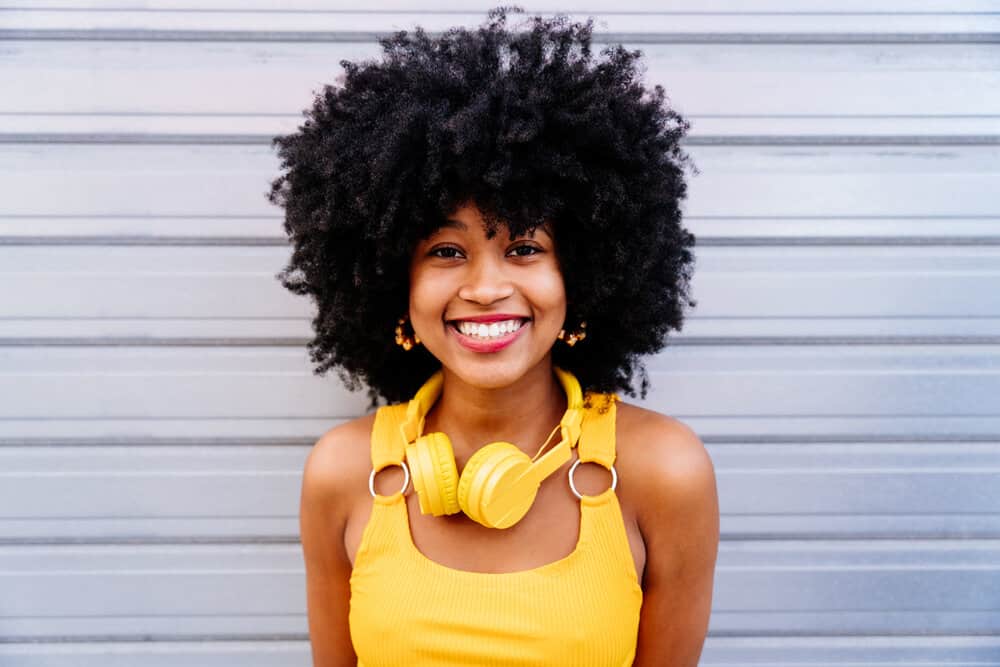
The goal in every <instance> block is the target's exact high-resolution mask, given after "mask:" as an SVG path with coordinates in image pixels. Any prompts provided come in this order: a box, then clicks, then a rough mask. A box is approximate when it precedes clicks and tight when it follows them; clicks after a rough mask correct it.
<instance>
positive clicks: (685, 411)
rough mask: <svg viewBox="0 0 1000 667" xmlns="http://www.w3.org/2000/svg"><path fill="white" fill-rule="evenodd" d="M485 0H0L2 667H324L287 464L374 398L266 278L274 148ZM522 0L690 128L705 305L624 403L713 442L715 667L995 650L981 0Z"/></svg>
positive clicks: (994, 439) (990, 136)
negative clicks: (306, 119) (667, 100)
mask: <svg viewBox="0 0 1000 667" xmlns="http://www.w3.org/2000/svg"><path fill="white" fill-rule="evenodd" d="M22 5H23V6H22ZM28 5H30V9H29V8H28ZM491 6H492V5H490V4H479V3H472V2H468V1H455V2H442V1H440V0H439V1H438V2H434V3H430V4H423V3H416V2H412V1H409V0H394V1H392V2H386V3H383V4H382V6H380V7H377V8H376V7H374V6H372V5H368V6H366V7H365V9H363V10H359V9H357V8H354V7H350V6H348V5H346V4H344V3H340V2H319V1H314V0H293V1H290V2H279V1H278V0H239V1H237V0H188V1H187V2H183V3H168V2H165V1H164V2H157V1H154V0H150V1H148V2H137V1H135V0H92V1H90V2H78V3H70V2H58V1H56V0H38V1H35V2H30V3H29V2H27V0H25V1H24V2H20V3H19V2H10V1H6V2H0V7H3V8H4V9H3V10H2V11H0V39H2V42H0V190H2V196H0V664H2V665H18V666H20V665H29V666H31V667H37V666H41V665H45V666H46V667H51V666H59V667H63V666H69V665H72V666H73V667H79V666H85V667H90V666H97V665H100V666H102V667H104V666H108V665H113V666H118V665H129V666H132V665H143V666H152V665H157V666H159V665H182V664H183V665H189V664H198V665H211V666H213V667H217V666H221V665H237V664H238V665H240V666H241V667H250V666H253V667H257V666H264V665H267V666H270V667H277V666H279V665H280V666H283V667H284V666H288V665H302V666H304V665H308V664H309V648H308V643H307V635H306V627H307V626H306V618H305V615H304V614H305V595H304V581H303V570H302V561H301V555H300V548H299V544H298V536H297V529H298V524H297V511H298V491H299V478H300V474H301V467H302V464H303V462H304V460H305V457H306V454H307V451H308V449H309V447H310V445H311V444H312V443H313V442H314V441H315V439H316V437H317V436H318V435H319V434H321V433H322V432H323V431H325V430H326V429H327V428H329V427H330V426H332V425H333V424H334V423H336V422H337V421H338V420H341V419H347V418H351V417H354V416H357V415H359V414H361V413H362V412H363V411H364V405H365V400H364V398H363V397H362V396H360V395H352V394H349V393H348V392H346V391H345V390H344V389H343V388H342V387H340V386H339V383H338V381H337V380H336V378H335V376H330V377H327V378H317V377H315V376H313V375H312V374H311V367H310V364H309V361H308V357H307V354H306V352H305V343H306V341H307V340H308V337H309V319H310V316H311V307H310V306H309V304H307V303H306V302H305V301H304V300H302V299H298V298H296V297H293V296H292V295H290V294H289V293H287V292H285V291H284V290H283V289H282V288H281V287H280V285H279V284H278V283H277V281H276V280H275V279H274V274H275V273H276V272H277V271H279V270H280V268H281V267H282V266H283V263H284V261H285V259H286V257H287V252H288V249H287V247H286V245H285V242H284V239H283V235H282V232H281V228H280V223H281V212H280V210H278V209H276V208H275V207H272V206H271V205H270V204H268V203H267V201H266V198H265V193H266V191H267V184H268V182H269V180H270V179H271V178H273V177H274V176H275V175H276V173H277V168H278V164H277V159H276V157H275V156H274V154H273V153H272V151H271V149H270V146H269V138H270V137H271V136H272V135H274V134H278V133H281V132H286V131H289V130H291V129H293V128H294V127H295V126H296V125H297V124H298V123H299V121H300V120H301V116H300V115H299V112H300V110H301V109H303V108H305V107H306V106H308V104H309V102H310V100H311V91H312V90H317V89H319V87H320V86H321V84H322V83H324V82H329V81H332V80H333V78H334V77H335V76H336V74H337V73H339V71H340V68H339V65H338V62H339V60H340V59H341V58H348V59H358V58H362V57H367V56H373V55H375V54H376V53H377V52H378V48H377V45H376V44H375V42H374V36H375V35H376V34H377V33H379V34H384V33H386V32H388V31H391V30H393V29H397V28H412V27H413V25H414V24H415V23H416V22H419V23H420V24H421V25H423V26H425V27H426V28H428V29H429V30H431V31H438V30H440V29H443V28H446V27H448V26H451V25H454V24H458V23H462V24H465V25H469V26H474V25H478V24H479V23H480V22H481V21H482V20H483V19H484V18H485V12H486V11H487V10H488V9H489V8H490V7H491ZM527 9H529V10H531V11H543V12H546V13H551V12H553V11H566V12H569V13H571V15H572V16H573V17H574V18H581V19H582V18H585V17H586V16H588V15H593V16H594V17H595V18H596V19H597V21H598V24H597V28H598V30H599V32H600V36H599V39H600V40H602V41H607V40H614V41H619V40H620V41H623V42H624V43H625V44H626V45H627V46H629V47H635V48H641V49H642V50H643V51H644V53H645V54H646V58H647V62H648V72H647V76H646V79H647V82H650V83H653V82H658V83H662V84H663V85H664V86H665V87H666V89H667V91H668V93H669V94H670V95H671V97H672V98H673V100H674V101H675V103H676V105H677V107H678V108H679V109H680V110H681V111H682V112H684V113H685V114H686V115H687V116H688V117H689V118H690V119H691V120H692V122H693V130H692V134H691V137H690V140H689V141H688V146H689V148H690V150H691V152H692V153H693V155H694V158H695V161H696V163H697V164H698V166H699V168H700V169H701V172H702V173H701V175H700V176H698V177H696V178H694V179H692V182H691V194H690V200H689V202H688V207H687V211H688V215H687V223H688V225H689V226H690V228H691V229H692V231H694V232H695V234H696V235H697V237H698V240H699V247H698V249H697V256H698V266H697V275H696V278H695V284H694V296H695V297H696V298H697V299H698V300H699V305H698V308H697V309H696V310H695V311H694V312H693V313H692V316H691V318H690V320H689V322H688V324H687V325H686V327H685V330H684V332H683V334H681V335H678V336H677V337H676V338H675V339H674V340H673V344H672V345H671V346H670V347H669V348H668V349H667V350H666V351H664V352H663V353H662V354H661V355H659V356H658V357H656V358H655V359H653V360H651V362H650V368H651V370H652V373H653V380H654V389H653V391H652V393H651V394H650V395H649V397H648V399H647V401H646V404H647V405H649V406H652V407H654V408H656V409H658V410H661V411H663V412H665V413H667V414H671V415H674V416H676V417H678V418H680V419H682V420H684V421H685V422H686V423H688V424H690V425H691V426H692V427H693V428H694V429H695V430H696V431H697V432H698V433H699V434H701V436H702V437H703V439H704V441H705V443H706V444H707V446H708V447H709V449H710V451H711V454H712V457H713V459H714V461H715V464H716V469H717V474H718V480H719V488H720V498H721V504H722V512H723V516H722V537H723V541H722V544H721V548H720V555H719V562H718V571H717V577H716V591H715V599H714V611H713V616H712V621H711V628H710V634H709V638H708V641H707V643H706V647H705V651H704V654H703V660H702V664H703V665H754V664H769V665H779V664H780V665H813V666H815V665H820V664H823V665H840V664H845V663H848V662H850V663H851V664H864V665H887V664H893V665H917V664H921V665H927V664H933V665H959V664H961V665H970V664H976V665H986V664H1000V640H998V639H997V638H996V635H997V633H998V632H1000V576H998V575H1000V572H998V569H1000V514H998V511H1000V473H998V471H1000V444H998V434H1000V355H998V351H1000V224H998V223H1000V196H998V193H1000V160H998V157H1000V145H998V143H1000V142H998V138H1000V48H998V44H1000V15H998V12H1000V7H998V3H996V2H985V1H978V0H956V1H954V2H935V1H928V2H917V1H915V0H880V1H875V2H860V1H858V0H840V1H837V2H834V1H832V0H829V1H814V2H794V1H793V0H747V1H746V2H736V1H735V0H733V1H727V0H700V1H696V0H676V1H670V2H660V3H656V6H655V8H654V7H651V6H650V5H647V4H646V3H643V2H640V1H639V0H618V1H617V2H613V3H612V2H607V1H601V2H599V1H597V0H593V1H590V2H585V1H578V2H572V3H567V2H562V1H561V0H556V1H555V2H551V3H548V4H546V5H545V6H530V5H529V6H527ZM386 335H389V332H386ZM664 664H668V661H666V660H665V661H664Z"/></svg>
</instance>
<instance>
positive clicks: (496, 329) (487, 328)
mask: <svg viewBox="0 0 1000 667" xmlns="http://www.w3.org/2000/svg"><path fill="white" fill-rule="evenodd" d="M456 325H457V326H458V330H459V331H461V332H462V333H463V334H465V335H466V336H475V337H477V338H499V337H500V336H506V335H507V334H509V333H513V332H514V331H517V330H518V329H520V328H521V320H504V321H503V322H492V323H490V324H485V323H477V322H464V321H458V322H457V323H456Z"/></svg>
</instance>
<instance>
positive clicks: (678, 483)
mask: <svg viewBox="0 0 1000 667" xmlns="http://www.w3.org/2000/svg"><path fill="white" fill-rule="evenodd" d="M615 440H616V454H617V455H616V457H615V467H616V468H617V470H618V474H619V476H620V477H621V479H622V480H623V482H626V483H627V485H628V487H629V488H630V490H631V493H630V495H631V496H632V497H633V498H635V499H641V504H640V506H641V507H645V508H650V509H652V510H654V511H655V512H656V514H657V515H658V516H660V517H661V518H662V514H661V511H660V510H661V509H662V508H663V507H664V506H667V507H675V508H678V509H679V508H680V507H681V506H682V505H688V504H690V503H704V502H705V501H707V500H710V499H711V498H713V497H714V496H715V493H716V484H715V470H714V467H713V465H712V460H711V458H710V457H709V454H708V450H707V449H706V448H705V445H704V443H702V441H701V438H699V437H698V435H697V434H696V433H695V432H694V430H693V429H692V428H691V427H690V426H688V425H687V424H685V423H684V422H682V421H681V420H679V419H676V418H674V417H670V416H668V415H664V414H662V413H660V412H657V411H655V410H649V409H647V408H643V407H640V406H638V405H633V404H630V403H626V402H623V401H620V402H618V404H617V414H616V428H615ZM623 490H624V489H623ZM639 514H640V515H641V514H642V511H639Z"/></svg>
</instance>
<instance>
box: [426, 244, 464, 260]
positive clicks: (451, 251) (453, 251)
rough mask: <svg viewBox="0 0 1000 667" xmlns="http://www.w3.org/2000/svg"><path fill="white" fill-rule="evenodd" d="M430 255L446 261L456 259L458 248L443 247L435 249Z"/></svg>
mask: <svg viewBox="0 0 1000 667" xmlns="http://www.w3.org/2000/svg"><path fill="white" fill-rule="evenodd" d="M427 254H428V255H431V256H432V257H443V258H444V259H454V258H455V257H458V255H459V252H458V248H452V247H451V246H441V247H440V248H434V249H433V250H431V251H430V252H429V253H427Z"/></svg>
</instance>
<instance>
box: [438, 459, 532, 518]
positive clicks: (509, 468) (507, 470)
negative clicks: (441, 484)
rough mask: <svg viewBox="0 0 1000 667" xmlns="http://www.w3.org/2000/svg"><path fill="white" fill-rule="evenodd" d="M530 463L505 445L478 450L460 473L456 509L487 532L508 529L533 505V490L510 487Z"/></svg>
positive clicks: (520, 486)
mask: <svg viewBox="0 0 1000 667" xmlns="http://www.w3.org/2000/svg"><path fill="white" fill-rule="evenodd" d="M531 464H532V462H531V459H530V458H529V457H528V455H527V454H525V453H524V452H522V451H521V450H520V449H518V447H517V446H516V445H513V444H511V443H509V442H491V443H490V444H488V445H485V446H483V447H482V448H480V449H479V451H477V452H476V453H475V454H473V455H472V457H470V458H469V461H468V462H467V463H466V464H465V468H464V469H463V470H462V476H461V478H460V479H459V482H458V505H459V507H460V508H461V509H462V511H463V512H465V514H467V515H468V516H469V518H471V519H472V520H473V521H476V522H477V523H480V524H482V525H484V526H487V527H489V528H509V527H510V526H512V525H514V524H515V523H517V522H518V521H520V520H521V517H523V516H524V515H525V514H526V513H527V512H528V510H529V509H530V508H531V504H532V503H533V502H534V501H535V495H536V493H537V491H538V487H537V485H536V486H535V487H534V488H533V489H526V488H524V485H523V483H522V484H521V485H517V484H514V480H517V479H520V478H522V476H523V475H524V473H525V472H526V471H527V470H528V469H529V468H530V467H531Z"/></svg>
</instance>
